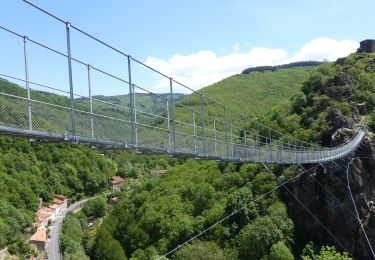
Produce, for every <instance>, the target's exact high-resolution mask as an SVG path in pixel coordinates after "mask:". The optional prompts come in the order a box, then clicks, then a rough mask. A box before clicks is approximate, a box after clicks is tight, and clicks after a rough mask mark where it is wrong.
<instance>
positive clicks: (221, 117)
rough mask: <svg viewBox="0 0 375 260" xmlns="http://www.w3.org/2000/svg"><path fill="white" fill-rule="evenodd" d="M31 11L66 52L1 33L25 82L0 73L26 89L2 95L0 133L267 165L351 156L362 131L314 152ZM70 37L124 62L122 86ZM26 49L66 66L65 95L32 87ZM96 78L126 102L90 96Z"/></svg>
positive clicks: (46, 87)
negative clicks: (60, 35)
mask: <svg viewBox="0 0 375 260" xmlns="http://www.w3.org/2000/svg"><path fill="white" fill-rule="evenodd" d="M25 2H27V3H29V2H28V1H25ZM29 4H31V3H29ZM31 5H32V6H34V7H36V8H37V9H39V10H41V11H42V12H44V13H46V14H47V15H49V16H51V17H53V18H54V19H56V20H58V21H59V22H61V23H63V24H64V26H65V34H66V52H63V51H59V50H56V49H54V48H52V47H50V46H48V45H47V44H43V43H41V42H39V41H36V40H34V39H32V38H29V37H28V36H23V35H21V34H19V33H17V32H15V31H13V30H11V29H9V28H5V27H3V26H0V29H1V30H2V31H3V32H6V33H8V34H11V35H13V36H15V37H16V38H19V39H21V40H22V43H23V50H20V51H22V52H23V63H24V74H25V77H24V78H20V77H15V76H13V75H8V74H6V73H1V74H0V76H1V77H3V78H7V79H10V80H13V81H17V82H21V84H22V85H24V88H23V90H22V91H20V90H19V89H18V90H17V91H16V90H15V89H16V87H15V88H14V89H13V90H12V89H9V88H1V89H0V130H1V131H0V132H6V133H11V134H18V135H25V136H28V137H38V138H53V139H60V140H66V141H75V142H77V141H79V142H85V143H92V144H103V145H111V146H117V147H125V148H135V149H143V150H148V151H156V152H165V153H170V154H174V155H186V156H197V157H201V158H212V159H218V160H229V161H243V162H270V163H271V162H272V163H311V162H323V161H325V160H331V159H333V158H338V157H340V156H344V155H346V154H347V153H349V152H351V151H353V149H355V148H356V147H357V145H358V143H359V142H360V141H361V140H362V139H363V136H364V134H365V133H366V130H361V131H360V132H359V133H358V134H357V135H356V136H355V137H353V139H352V140H350V141H349V142H348V143H347V144H345V145H342V146H339V147H334V148H319V147H314V146H312V145H310V144H308V143H306V142H303V141H300V140H297V139H296V138H294V137H291V136H287V135H285V134H283V133H280V132H279V131H277V130H275V129H272V128H269V127H267V126H265V125H263V124H261V123H259V122H257V121H256V120H254V119H252V118H251V117H250V116H248V115H246V114H245V113H240V112H238V111H236V110H234V109H231V108H229V107H227V106H225V105H224V104H222V103H220V102H217V101H215V100H214V99H212V98H210V97H208V96H206V95H204V94H203V93H200V92H199V91H196V90H194V89H192V88H190V87H188V86H186V85H184V84H182V83H180V82H179V81H176V80H175V79H173V78H170V77H168V76H167V75H165V74H164V73H162V72H160V71H158V70H156V69H154V68H152V67H150V66H148V65H147V64H145V63H143V62H141V61H139V60H138V59H135V58H133V57H132V56H130V55H128V54H126V53H124V52H122V51H120V50H119V49H117V48H115V47H113V46H111V45H109V44H107V43H105V42H104V41H101V40H99V39H98V38H96V37H94V36H92V35H91V34H89V33H87V32H85V31H83V30H81V29H79V28H78V27H76V26H74V25H72V24H70V23H69V22H65V21H63V20H62V19H60V18H58V17H56V16H55V15H53V14H51V13H49V12H47V11H45V10H43V9H41V8H39V7H37V6H35V5H34V4H31ZM72 30H74V31H75V32H77V33H79V34H81V35H82V36H84V37H87V38H88V39H89V40H92V41H95V42H97V43H99V44H101V45H103V46H105V47H106V48H108V49H110V50H112V51H114V52H115V53H116V54H118V55H120V56H122V57H124V58H125V62H124V63H125V65H126V67H127V77H126V79H125V78H123V77H122V76H118V75H115V73H110V72H108V71H106V70H104V69H102V68H99V67H98V66H95V65H92V64H90V63H89V62H86V61H82V60H81V59H79V58H77V57H73V56H72V50H71V41H72V39H71V31H72ZM30 44H32V45H34V46H35V47H37V48H41V49H43V50H46V51H48V52H49V53H51V54H53V55H57V56H59V57H62V58H63V59H65V60H66V63H67V65H68V73H67V74H68V75H66V77H67V78H68V82H69V83H68V85H69V90H63V89H62V88H60V87H55V86H51V85H48V84H41V83H39V82H34V81H31V80H30V72H29V52H30V49H29V45H30ZM135 65H140V66H141V67H143V68H145V69H147V70H150V71H151V72H153V73H156V74H158V75H159V76H161V77H162V78H163V79H164V80H165V82H167V85H168V88H169V93H165V94H160V93H154V92H152V91H151V90H150V89H148V88H147V87H142V86H139V85H138V84H136V83H135V82H136V79H135V78H134V75H133V73H132V70H133V69H134V66H135ZM76 66H79V68H80V69H83V70H84V71H86V81H87V82H86V85H87V89H88V96H87V95H82V94H78V93H77V92H75V91H74V80H73V72H74V68H76ZM94 73H95V74H98V75H101V76H102V77H106V78H107V79H108V80H109V79H110V80H113V81H116V82H117V84H120V85H121V87H124V89H126V90H127V91H124V93H123V95H124V97H123V99H122V100H120V101H119V100H113V99H110V98H109V97H105V96H95V95H94V94H93V91H92V85H93V83H95V80H94V79H93V74H94ZM178 88H182V89H185V90H187V91H189V92H190V93H191V94H190V95H189V96H187V97H185V98H183V99H178V98H177V96H178V93H175V91H176V89H178ZM51 92H52V93H53V94H54V95H51ZM144 95H147V96H148V98H149V99H150V100H152V104H153V105H155V107H153V108H149V107H147V106H148V105H149V104H146V103H144V102H143V101H142V98H143V97H144ZM285 140H286V141H285Z"/></svg>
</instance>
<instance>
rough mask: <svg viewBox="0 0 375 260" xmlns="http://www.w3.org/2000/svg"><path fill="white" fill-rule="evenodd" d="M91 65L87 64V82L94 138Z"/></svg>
mask: <svg viewBox="0 0 375 260" xmlns="http://www.w3.org/2000/svg"><path fill="white" fill-rule="evenodd" d="M90 70H91V65H90V64H88V65H87V83H88V87H89V103H90V130H91V138H94V116H93V107H92V91H91V73H90Z"/></svg>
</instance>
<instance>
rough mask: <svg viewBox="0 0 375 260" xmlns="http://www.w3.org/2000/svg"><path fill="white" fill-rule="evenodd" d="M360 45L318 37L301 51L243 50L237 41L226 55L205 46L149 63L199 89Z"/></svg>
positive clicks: (162, 83)
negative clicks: (256, 69) (266, 67)
mask: <svg viewBox="0 0 375 260" xmlns="http://www.w3.org/2000/svg"><path fill="white" fill-rule="evenodd" d="M357 47H358V43H357V42H354V41H349V40H342V41H336V40H333V39H330V38H315V39H313V40H311V41H310V42H308V43H307V44H305V45H304V46H302V48H301V49H300V50H299V51H298V52H297V53H295V54H292V55H289V54H288V53H287V52H286V51H285V50H282V49H269V48H263V47H253V48H251V49H249V50H248V51H247V52H240V45H239V44H238V43H237V44H235V45H234V48H233V49H234V51H233V52H232V53H229V54H227V55H224V56H218V55H217V54H216V53H215V52H213V51H210V50H204V51H199V52H197V53H193V54H189V55H181V54H175V55H173V56H172V57H171V58H169V59H168V60H163V59H158V58H156V57H151V56H150V57H148V58H147V59H146V61H145V63H146V64H147V65H148V66H151V67H153V68H155V69H157V70H159V71H161V72H163V73H165V74H167V75H170V76H171V77H173V78H174V79H176V80H177V81H180V82H181V83H183V84H185V85H187V86H189V87H191V88H193V89H199V88H201V87H204V86H207V85H210V84H212V83H215V82H217V81H219V80H221V79H224V78H226V77H228V76H230V75H233V74H236V73H240V72H241V71H242V70H243V69H245V68H248V67H254V66H262V65H279V64H285V63H289V62H293V61H304V60H318V61H322V60H324V59H327V60H330V61H332V60H335V59H337V58H339V57H343V56H346V55H348V54H350V53H351V52H354V51H355V50H356V48H357ZM165 86H168V83H167V80H162V81H159V82H158V83H157V84H155V85H154V88H155V89H157V90H158V91H168V90H166V89H165Z"/></svg>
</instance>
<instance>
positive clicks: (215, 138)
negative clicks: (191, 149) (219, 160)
mask: <svg viewBox="0 0 375 260" xmlns="http://www.w3.org/2000/svg"><path fill="white" fill-rule="evenodd" d="M214 141H215V144H214V145H215V155H217V144H216V142H217V137H216V120H215V118H214Z"/></svg>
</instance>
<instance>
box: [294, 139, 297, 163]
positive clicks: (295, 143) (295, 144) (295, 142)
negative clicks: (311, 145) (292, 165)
mask: <svg viewBox="0 0 375 260" xmlns="http://www.w3.org/2000/svg"><path fill="white" fill-rule="evenodd" d="M294 146H295V149H296V163H297V140H295V141H294Z"/></svg>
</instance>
